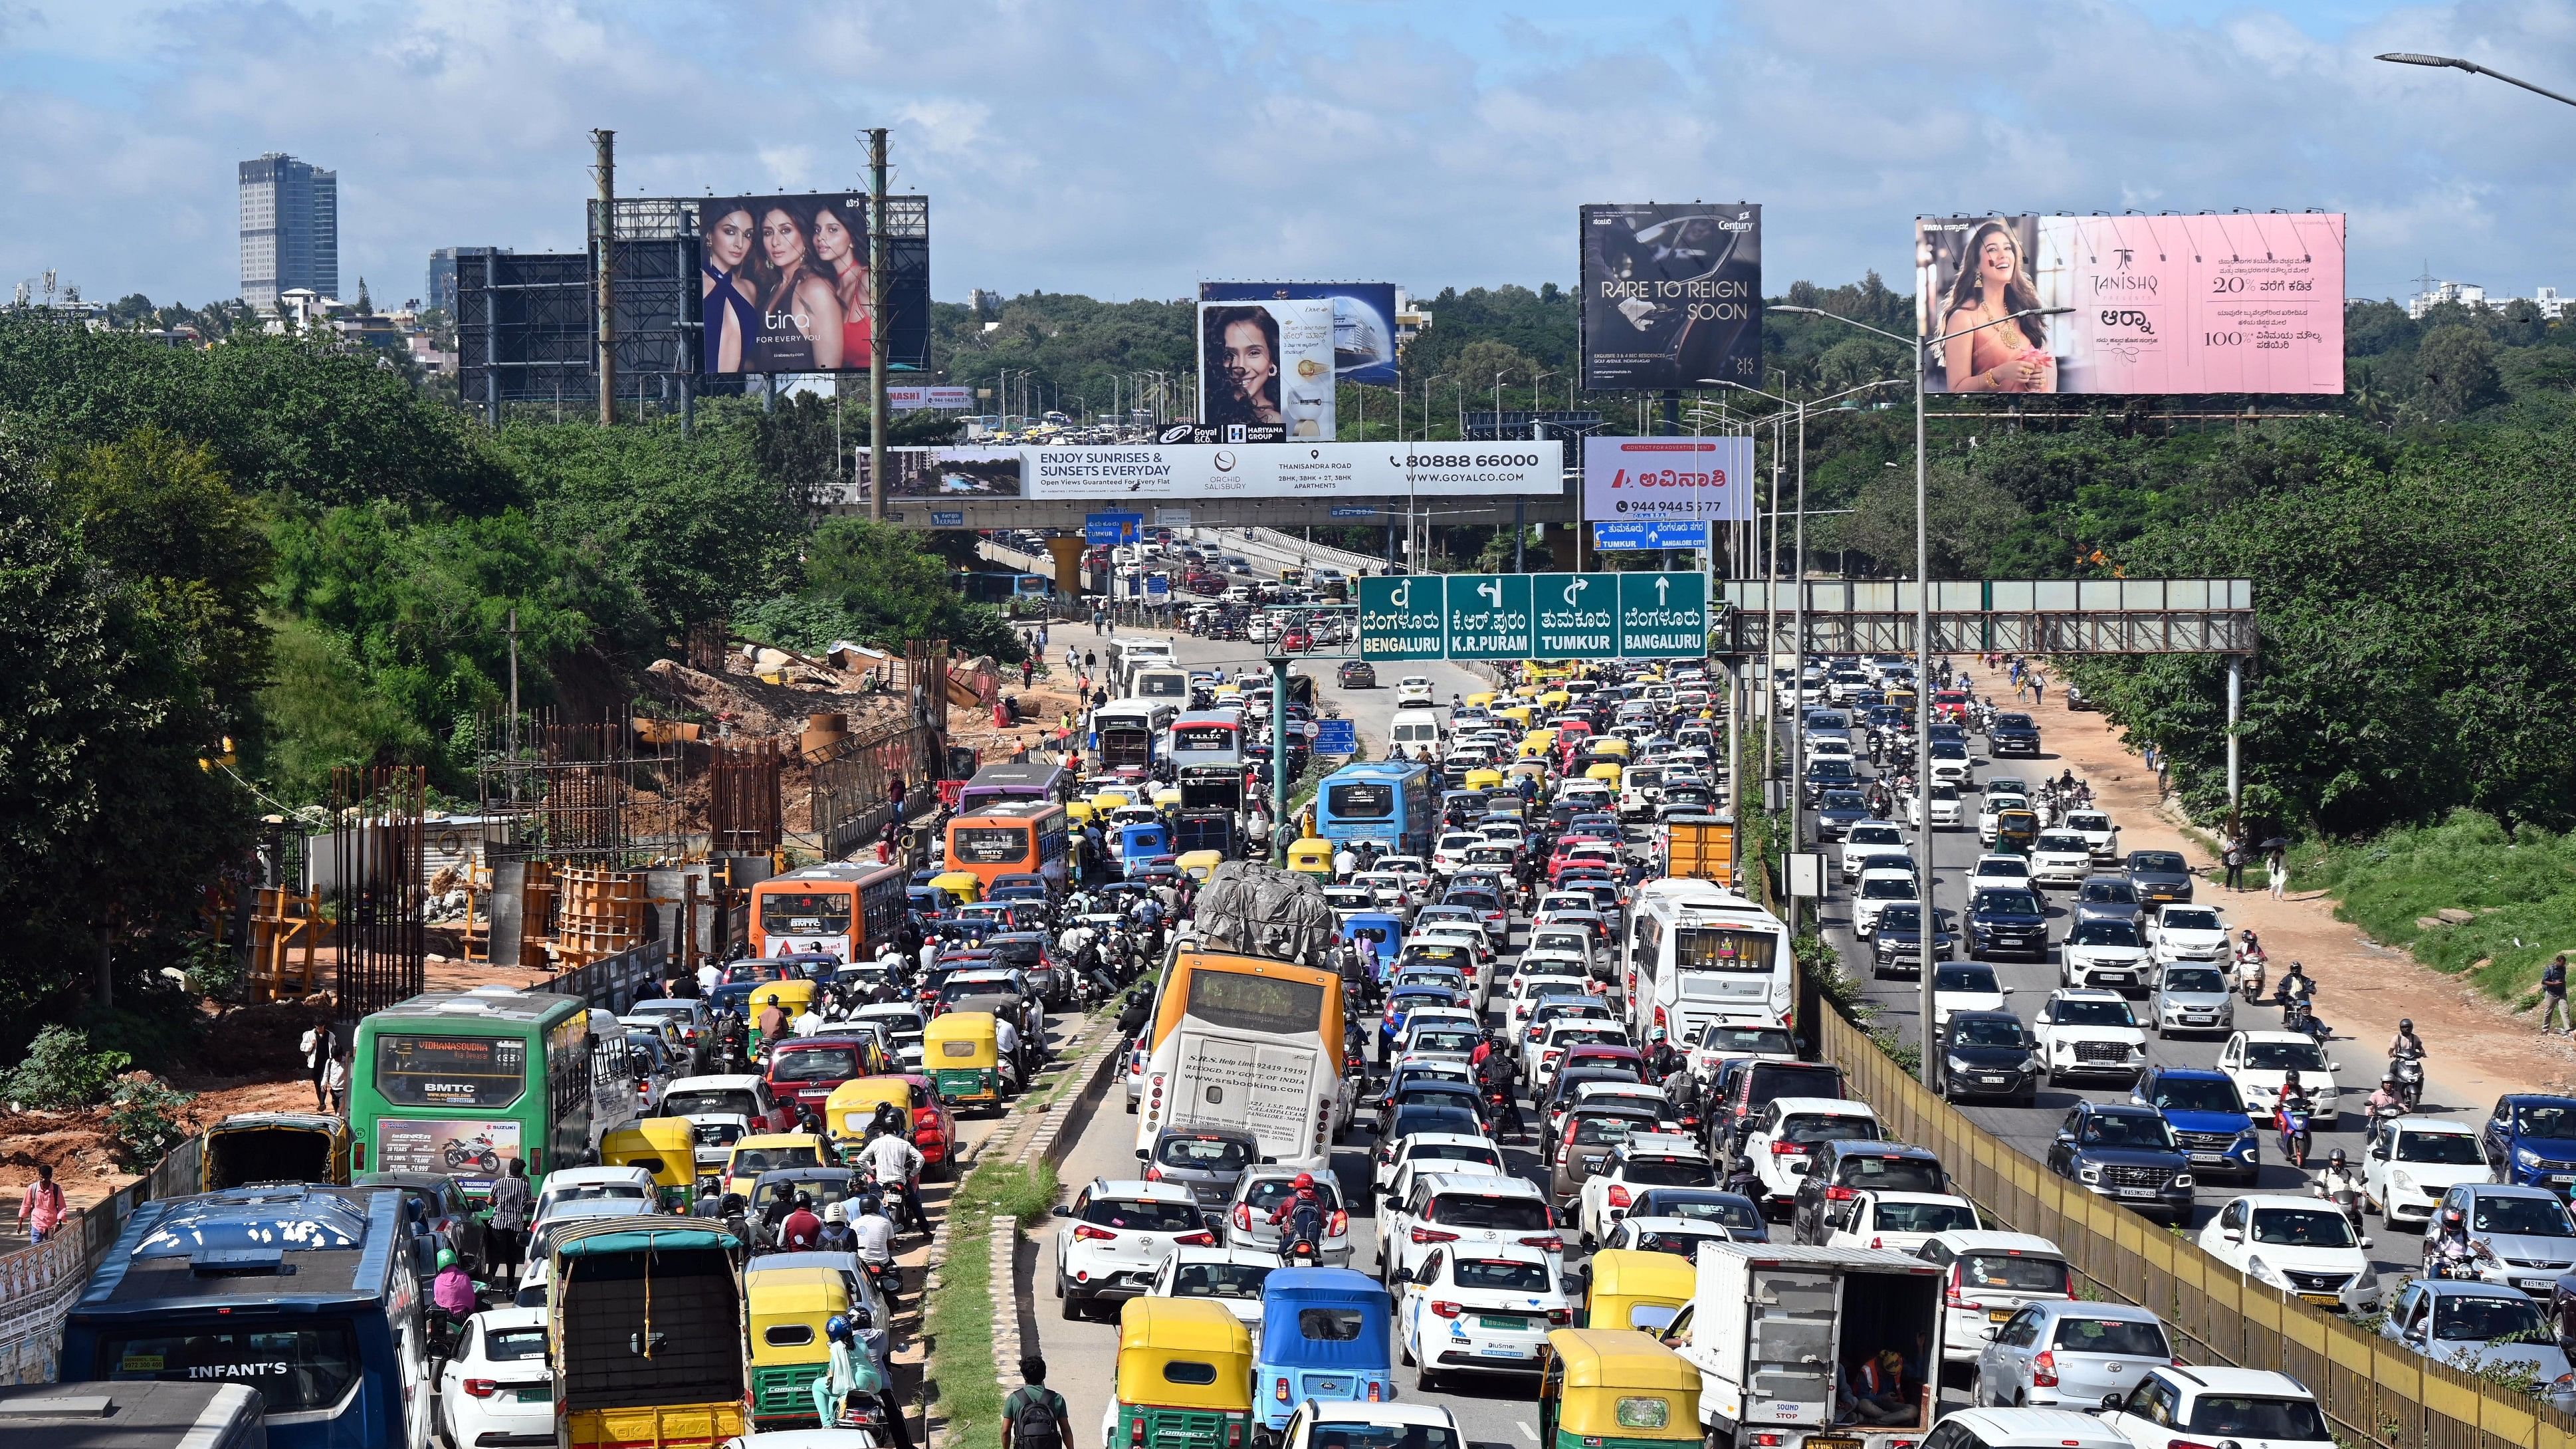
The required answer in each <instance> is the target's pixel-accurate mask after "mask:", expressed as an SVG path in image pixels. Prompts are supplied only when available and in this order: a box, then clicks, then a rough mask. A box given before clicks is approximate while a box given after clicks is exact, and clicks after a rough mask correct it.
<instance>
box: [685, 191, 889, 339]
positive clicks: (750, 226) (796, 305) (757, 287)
mask: <svg viewBox="0 0 2576 1449" xmlns="http://www.w3.org/2000/svg"><path fill="white" fill-rule="evenodd" d="M681 204H683V205H686V206H690V207H693V208H695V213H696V227H697V237H698V262H699V276H698V298H699V311H700V319H699V320H700V322H701V323H702V326H703V330H702V332H701V334H700V360H699V366H700V370H701V371H703V372H705V373H707V374H709V375H712V376H729V375H733V374H738V373H755V372H757V373H776V372H848V371H862V372H863V371H865V370H867V367H868V365H869V360H870V358H871V356H872V354H873V352H874V349H875V347H876V346H877V344H878V342H879V340H880V337H879V329H878V328H877V326H876V325H875V323H876V319H875V318H874V316H873V315H872V309H871V306H870V298H869V287H868V197H867V193H865V192H861V191H832V192H819V193H806V194H802V195H794V196H726V197H705V198H695V199H691V200H688V201H686V202H684V203H681ZM924 222H925V225H924V227H923V230H924V231H925V233H926V231H927V225H926V214H925V217H924ZM928 251H929V244H928V238H927V236H926V235H924V236H921V237H908V236H889V237H888V238H887V270H888V272H889V273H890V274H891V275H889V276H888V278H887V279H886V290H887V295H886V300H885V306H886V313H887V326H886V327H885V329H883V333H884V335H883V340H884V342H885V344H886V365H887V366H888V367H894V368H909V369H916V370H917V369H918V368H920V366H921V365H922V359H923V354H924V352H925V351H926V349H927V346H928V340H929V327H930V268H929V265H928ZM915 253H918V255H915Z"/></svg>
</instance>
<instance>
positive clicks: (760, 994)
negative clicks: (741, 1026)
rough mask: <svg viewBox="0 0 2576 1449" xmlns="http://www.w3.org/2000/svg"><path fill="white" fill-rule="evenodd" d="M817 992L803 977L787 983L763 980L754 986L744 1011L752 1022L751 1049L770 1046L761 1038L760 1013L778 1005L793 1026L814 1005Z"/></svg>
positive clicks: (788, 980)
mask: <svg viewBox="0 0 2576 1449" xmlns="http://www.w3.org/2000/svg"><path fill="white" fill-rule="evenodd" d="M814 991H815V987H814V983H813V982H811V981H808V980H806V979H805V978H804V977H802V976H795V977H790V978H788V979H787V980H785V981H764V982H762V983H760V984H759V985H758V986H755V987H753V988H752V989H751V995H750V996H748V997H746V998H744V1000H743V1008H742V1009H743V1013H744V1015H745V1016H747V1017H748V1018H750V1021H751V1046H752V1050H754V1051H758V1050H759V1049H760V1048H762V1047H765V1046H768V1045H770V1043H768V1042H766V1041H763V1040H761V1038H760V1014H761V1013H762V1012H764V1011H767V1010H768V1009H769V1007H770V1004H771V1003H772V1002H775V1003H777V1006H778V1009H779V1010H780V1011H783V1012H785V1013H787V1020H788V1021H789V1022H790V1023H793V1022H794V1021H795V1020H796V1018H797V1017H799V1016H802V1015H804V1014H805V1010H806V1008H808V1007H810V1006H812V1005H813V1004H814Z"/></svg>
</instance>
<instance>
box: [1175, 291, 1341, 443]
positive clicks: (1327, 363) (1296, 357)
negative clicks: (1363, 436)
mask: <svg viewBox="0 0 2576 1449" xmlns="http://www.w3.org/2000/svg"><path fill="white" fill-rule="evenodd" d="M1333 425H1334V424H1333V304H1332V301H1331V299H1329V298H1322V297H1309V298H1302V299H1300V298H1290V299H1286V300H1272V301H1254V302H1201V303H1200V304H1199V422H1198V430H1197V433H1196V434H1195V435H1194V436H1193V438H1192V441H1193V442H1199V443H1221V444H1236V445H1239V444H1243V443H1310V442H1330V441H1332V438H1333Z"/></svg>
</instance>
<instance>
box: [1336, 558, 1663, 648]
mask: <svg viewBox="0 0 2576 1449" xmlns="http://www.w3.org/2000/svg"><path fill="white" fill-rule="evenodd" d="M1359 585H1360V596H1359V657H1361V658H1362V659H1373V660H1374V659H1382V660H1406V659H1697V658H1699V657H1701V656H1702V655H1704V654H1706V653H1707V652H1708V632H1709V609H1708V580H1707V578H1706V577H1705V576H1703V575H1700V574H1695V573H1598V574H1442V575H1429V576H1417V577H1407V578H1365V579H1361V580H1360V581H1359Z"/></svg>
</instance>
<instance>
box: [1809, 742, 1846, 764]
mask: <svg viewBox="0 0 2576 1449" xmlns="http://www.w3.org/2000/svg"><path fill="white" fill-rule="evenodd" d="M1851 757H1852V747H1851V741H1850V740H1848V739H1845V738H1843V737H1842V736H1840V735H1818V736H1817V737H1815V738H1814V739H1811V740H1809V741H1807V763H1808V764H1810V765H1812V764H1814V763H1815V762H1817V761H1818V760H1840V761H1842V762H1843V763H1844V764H1850V763H1851Z"/></svg>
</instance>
